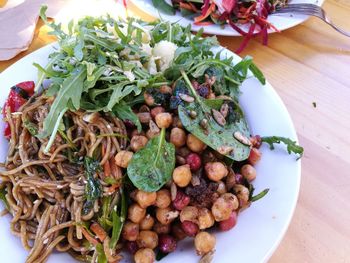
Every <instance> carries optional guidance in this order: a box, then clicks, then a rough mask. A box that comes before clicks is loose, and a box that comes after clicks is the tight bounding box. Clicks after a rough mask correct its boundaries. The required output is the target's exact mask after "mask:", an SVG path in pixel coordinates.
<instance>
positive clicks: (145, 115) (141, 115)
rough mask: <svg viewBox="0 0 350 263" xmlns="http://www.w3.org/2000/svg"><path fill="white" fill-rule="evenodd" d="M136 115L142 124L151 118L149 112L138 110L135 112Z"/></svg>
mask: <svg viewBox="0 0 350 263" xmlns="http://www.w3.org/2000/svg"><path fill="white" fill-rule="evenodd" d="M137 117H138V118H139V121H140V122H141V123H143V124H146V123H149V121H150V120H151V119H152V117H151V113H150V112H139V113H137Z"/></svg>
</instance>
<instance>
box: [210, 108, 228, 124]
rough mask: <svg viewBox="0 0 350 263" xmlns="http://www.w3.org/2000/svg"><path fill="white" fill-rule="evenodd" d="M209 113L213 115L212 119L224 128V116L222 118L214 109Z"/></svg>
mask: <svg viewBox="0 0 350 263" xmlns="http://www.w3.org/2000/svg"><path fill="white" fill-rule="evenodd" d="M211 113H212V114H213V117H214V120H215V121H216V122H217V123H218V124H219V125H221V126H225V124H226V120H225V118H224V116H222V114H221V113H220V112H219V111H217V110H215V109H212V110H211Z"/></svg>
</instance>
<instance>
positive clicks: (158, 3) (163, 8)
mask: <svg viewBox="0 0 350 263" xmlns="http://www.w3.org/2000/svg"><path fill="white" fill-rule="evenodd" d="M152 3H153V6H154V7H155V8H157V9H158V10H159V11H160V12H162V13H164V14H167V15H174V14H175V8H174V7H172V6H171V5H169V4H168V3H167V2H165V0H152Z"/></svg>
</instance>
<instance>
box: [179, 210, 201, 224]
mask: <svg viewBox="0 0 350 263" xmlns="http://www.w3.org/2000/svg"><path fill="white" fill-rule="evenodd" d="M198 213H199V211H198V208H197V207H195V206H186V207H185V208H184V209H182V210H181V212H180V221H181V222H184V221H191V222H194V223H197V221H198V220H197V218H198Z"/></svg>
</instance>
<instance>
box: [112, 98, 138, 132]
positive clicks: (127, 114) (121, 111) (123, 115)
mask: <svg viewBox="0 0 350 263" xmlns="http://www.w3.org/2000/svg"><path fill="white" fill-rule="evenodd" d="M112 111H113V113H114V114H115V115H117V117H118V118H120V119H122V120H123V121H126V120H129V121H132V122H133V123H134V124H135V125H136V127H137V130H138V131H139V132H140V131H141V130H142V126H141V122H140V120H139V118H138V117H137V115H136V114H135V113H134V112H133V111H132V109H131V107H130V106H129V105H127V104H126V103H124V102H120V103H119V104H116V105H115V106H114V107H113V109H112Z"/></svg>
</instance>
